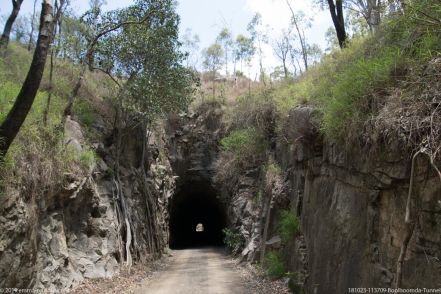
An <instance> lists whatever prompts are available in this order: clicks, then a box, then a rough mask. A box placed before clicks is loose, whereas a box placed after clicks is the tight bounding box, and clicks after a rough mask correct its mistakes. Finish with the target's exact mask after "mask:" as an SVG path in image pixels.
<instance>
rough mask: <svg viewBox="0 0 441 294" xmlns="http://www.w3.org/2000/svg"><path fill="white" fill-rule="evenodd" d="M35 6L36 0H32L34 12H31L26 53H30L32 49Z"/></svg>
mask: <svg viewBox="0 0 441 294" xmlns="http://www.w3.org/2000/svg"><path fill="white" fill-rule="evenodd" d="M36 6H37V0H34V10H33V12H32V19H31V32H30V33H29V43H28V51H31V49H32V42H33V41H34V30H35V26H34V23H35V7H36Z"/></svg>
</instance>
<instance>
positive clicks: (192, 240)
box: [169, 181, 227, 249]
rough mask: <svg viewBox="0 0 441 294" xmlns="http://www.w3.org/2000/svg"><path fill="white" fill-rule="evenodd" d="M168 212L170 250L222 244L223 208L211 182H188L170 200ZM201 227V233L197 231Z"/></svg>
mask: <svg viewBox="0 0 441 294" xmlns="http://www.w3.org/2000/svg"><path fill="white" fill-rule="evenodd" d="M169 213H170V220H169V230H170V236H169V245H170V248H172V249H183V248H190V247H201V246H221V245H223V240H222V239H223V233H222V229H223V228H225V227H226V225H227V217H226V211H225V205H224V204H223V203H222V202H221V201H220V199H219V195H218V193H217V191H216V190H215V189H214V188H213V187H212V186H211V184H210V183H208V182H203V181H191V182H187V183H185V184H184V185H182V186H181V187H179V188H178V189H177V191H176V193H175V195H173V197H172V199H171V203H170V209H169ZM200 224H202V225H203V230H202V231H201V230H197V229H196V228H197V226H198V225H200ZM199 227H200V226H199Z"/></svg>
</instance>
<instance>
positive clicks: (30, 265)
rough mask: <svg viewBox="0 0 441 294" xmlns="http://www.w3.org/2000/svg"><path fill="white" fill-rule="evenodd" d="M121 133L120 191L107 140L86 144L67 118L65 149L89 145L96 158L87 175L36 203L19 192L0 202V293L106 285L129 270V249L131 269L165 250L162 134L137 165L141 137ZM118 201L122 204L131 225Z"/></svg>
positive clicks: (167, 187)
mask: <svg viewBox="0 0 441 294" xmlns="http://www.w3.org/2000/svg"><path fill="white" fill-rule="evenodd" d="M103 129H104V127H101V128H100V131H101V130H103ZM123 132H124V134H125V135H124V137H123V142H124V144H122V152H121V153H122V154H123V155H122V159H121V161H120V162H121V164H120V167H119V173H118V177H119V180H118V182H119V184H117V183H116V177H115V169H114V163H115V157H114V149H115V139H114V137H112V134H104V133H102V134H101V135H102V136H101V137H96V138H95V139H94V140H92V141H93V142H87V143H86V140H85V139H84V136H83V134H82V129H81V127H80V125H79V124H78V123H76V122H75V121H73V120H70V119H69V120H68V121H67V123H66V130H65V134H66V145H67V146H70V147H71V148H75V149H76V150H77V151H81V150H82V148H84V147H85V146H86V144H87V145H93V148H94V150H95V152H96V154H97V159H96V164H95V165H93V166H91V167H90V171H89V172H88V173H87V174H86V175H81V176H80V175H79V174H76V173H75V172H72V173H71V174H66V175H65V176H64V180H63V183H62V185H61V186H60V187H58V188H57V189H56V190H55V191H47V192H46V193H43V194H41V195H37V197H34V198H30V197H29V192H27V191H26V190H23V189H20V187H17V188H18V189H17V190H15V191H9V193H8V195H4V197H2V198H1V199H0V211H1V213H0V215H1V216H0V231H1V237H0V288H5V287H16V288H35V289H44V290H47V291H60V290H61V291H63V290H68V289H71V288H73V287H75V286H76V285H78V284H79V283H80V282H81V281H82V280H84V279H85V278H109V277H112V276H113V275H115V274H116V273H118V272H119V271H120V270H122V269H123V268H124V265H126V264H127V255H126V252H127V251H126V246H129V248H130V252H131V256H132V259H133V260H134V261H135V262H136V261H147V260H150V259H152V258H156V257H158V255H160V254H161V252H162V251H163V250H164V248H166V246H167V242H168V223H167V217H168V215H167V202H168V199H169V197H170V196H171V195H172V193H173V190H174V178H173V176H171V168H170V166H169V164H168V161H167V159H166V157H163V156H160V152H159V150H162V149H163V148H164V147H163V146H164V141H163V139H164V137H163V133H161V131H157V132H156V134H155V135H152V136H150V141H149V148H147V150H148V152H147V155H146V156H145V162H141V152H140V151H141V150H142V144H143V142H144V141H145V140H143V136H145V135H146V134H143V133H142V131H140V130H139V129H137V128H133V127H127V128H126V129H125V130H123ZM143 164H144V165H145V166H146V170H147V177H144V176H143V173H142V169H141V166H142V165H143ZM145 187H147V189H146V188H145ZM117 189H122V191H121V192H122V193H123V194H120V193H118V191H117ZM118 195H124V197H125V199H124V200H125V202H126V206H125V208H124V209H125V210H126V211H125V212H124V213H125V214H126V215H127V216H128V222H129V223H130V224H129V226H127V223H126V222H125V220H124V218H123V217H122V211H121V209H122V208H121V207H122V206H121V199H120V198H119V196H118ZM128 227H130V234H129V235H130V240H131V242H130V243H129V244H128V242H127V236H128V235H127V231H126V228H128ZM153 246H156V248H155V250H152V248H153Z"/></svg>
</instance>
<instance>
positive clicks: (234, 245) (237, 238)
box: [222, 228, 244, 254]
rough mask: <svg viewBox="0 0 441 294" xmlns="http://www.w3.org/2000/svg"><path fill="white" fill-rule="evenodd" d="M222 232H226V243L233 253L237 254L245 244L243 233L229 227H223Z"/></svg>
mask: <svg viewBox="0 0 441 294" xmlns="http://www.w3.org/2000/svg"><path fill="white" fill-rule="evenodd" d="M222 232H223V233H224V244H225V245H226V246H227V248H228V249H229V250H230V251H231V252H232V253H233V254H237V253H238V252H239V250H240V249H241V248H242V247H243V245H244V239H243V236H242V234H240V232H238V231H236V230H231V229H229V228H225V229H223V230H222Z"/></svg>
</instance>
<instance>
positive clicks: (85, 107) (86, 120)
mask: <svg viewBox="0 0 441 294" xmlns="http://www.w3.org/2000/svg"><path fill="white" fill-rule="evenodd" d="M74 113H75V114H76V115H77V116H78V118H79V120H80V122H81V123H82V124H83V125H84V126H86V127H90V126H92V124H93V123H94V122H95V112H94V110H93V108H92V106H91V105H90V103H88V102H87V101H85V100H84V99H78V100H77V102H76V103H75V104H74Z"/></svg>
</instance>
